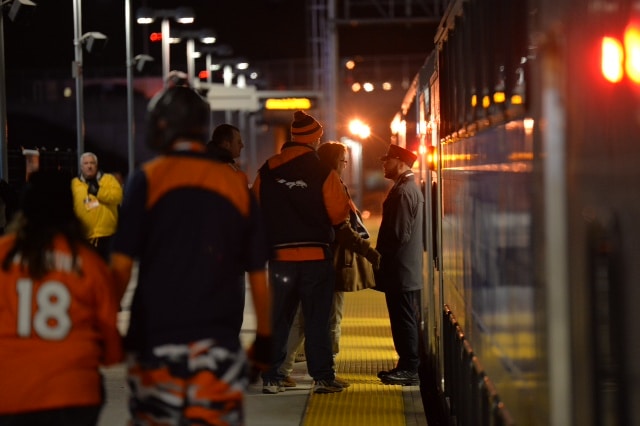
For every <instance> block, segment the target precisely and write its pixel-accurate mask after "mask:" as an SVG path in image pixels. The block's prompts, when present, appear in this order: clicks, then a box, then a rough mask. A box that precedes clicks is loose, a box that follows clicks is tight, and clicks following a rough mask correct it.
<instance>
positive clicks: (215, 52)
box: [198, 44, 233, 83]
mask: <svg viewBox="0 0 640 426" xmlns="http://www.w3.org/2000/svg"><path fill="white" fill-rule="evenodd" d="M198 53H200V54H201V55H202V54H203V53H204V54H205V69H206V70H207V83H211V81H212V79H211V71H212V68H211V67H212V66H213V59H214V58H223V57H227V56H231V55H233V48H232V47H231V46H229V45H228V44H220V45H216V46H201V47H200V48H199V49H198Z"/></svg>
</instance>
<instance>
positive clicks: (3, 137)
mask: <svg viewBox="0 0 640 426" xmlns="http://www.w3.org/2000/svg"><path fill="white" fill-rule="evenodd" d="M2 16H3V13H2V10H0V178H2V179H4V180H5V181H7V182H9V159H8V158H7V156H8V153H7V151H8V145H9V142H8V141H9V139H8V129H7V90H6V83H5V65H4V23H3V18H2Z"/></svg>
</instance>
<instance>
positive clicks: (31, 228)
mask: <svg viewBox="0 0 640 426" xmlns="http://www.w3.org/2000/svg"><path fill="white" fill-rule="evenodd" d="M11 232H14V233H15V234H16V240H15V244H14V245H13V247H12V248H11V249H10V250H9V252H8V253H7V256H6V257H5V258H4V259H3V260H2V269H3V270H4V271H7V270H9V267H10V266H11V264H12V262H13V261H14V259H15V258H16V257H17V258H18V259H19V262H20V264H21V265H22V266H23V267H26V268H27V270H28V271H29V275H30V276H31V277H33V278H35V279H39V278H42V277H43V276H44V275H46V274H47V272H49V271H50V270H51V269H53V266H54V265H53V263H52V262H51V259H49V258H48V256H47V252H48V251H50V250H51V249H52V248H53V240H54V237H56V236H57V235H62V236H63V237H64V238H65V239H66V240H67V242H68V244H69V246H70V248H71V255H72V267H73V269H74V270H76V271H77V272H78V273H80V267H79V265H78V262H77V255H78V247H79V246H80V245H87V246H88V243H87V241H86V238H85V230H84V227H83V224H82V222H81V221H80V220H79V219H78V217H77V216H76V215H75V213H74V211H73V196H72V194H71V178H70V176H68V175H66V174H64V173H61V172H44V171H37V172H35V173H33V174H32V175H31V176H29V182H28V183H27V185H26V187H25V188H24V191H23V193H22V198H21V203H20V210H19V211H18V213H17V214H16V217H15V218H14V220H13V221H12V222H11V224H10V225H9V227H8V229H7V233H11Z"/></svg>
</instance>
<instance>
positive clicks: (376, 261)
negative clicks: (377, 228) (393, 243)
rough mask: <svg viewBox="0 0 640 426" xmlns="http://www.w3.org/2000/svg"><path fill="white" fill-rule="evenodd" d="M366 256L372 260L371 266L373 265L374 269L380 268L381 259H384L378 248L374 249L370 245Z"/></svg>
mask: <svg viewBox="0 0 640 426" xmlns="http://www.w3.org/2000/svg"><path fill="white" fill-rule="evenodd" d="M364 257H365V259H367V260H368V261H369V262H371V266H373V270H374V271H377V270H378V269H380V259H382V255H381V254H380V253H379V252H378V250H376V249H374V248H373V247H369V249H368V250H367V253H366V254H365V255H364Z"/></svg>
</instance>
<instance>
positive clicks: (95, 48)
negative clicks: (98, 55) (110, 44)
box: [80, 31, 109, 53]
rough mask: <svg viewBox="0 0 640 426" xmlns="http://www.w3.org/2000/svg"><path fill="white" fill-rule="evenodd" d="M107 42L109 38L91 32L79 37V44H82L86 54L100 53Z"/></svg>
mask: <svg viewBox="0 0 640 426" xmlns="http://www.w3.org/2000/svg"><path fill="white" fill-rule="evenodd" d="M107 41H109V38H108V37H107V36H106V35H104V34H102V33H99V32H96V31H92V32H89V33H85V34H83V35H82V37H80V43H83V44H84V47H85V49H87V52H89V53H91V52H101V51H102V50H103V49H104V47H105V46H106V44H107Z"/></svg>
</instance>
